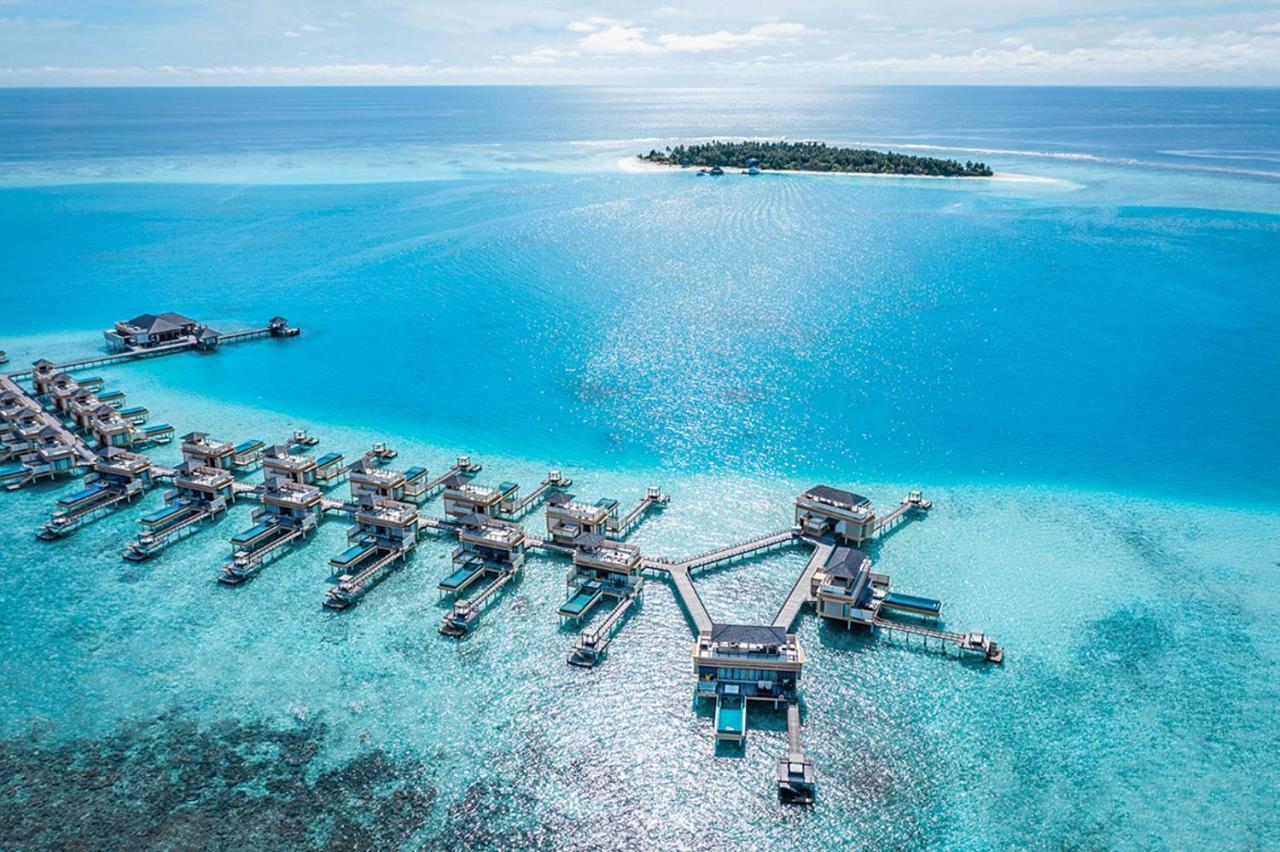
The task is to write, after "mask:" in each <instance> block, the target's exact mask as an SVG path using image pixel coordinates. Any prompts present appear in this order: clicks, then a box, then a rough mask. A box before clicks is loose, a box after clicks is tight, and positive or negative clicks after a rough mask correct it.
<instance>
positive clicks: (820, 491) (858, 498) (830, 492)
mask: <svg viewBox="0 0 1280 852" xmlns="http://www.w3.org/2000/svg"><path fill="white" fill-rule="evenodd" d="M804 494H805V496H806V497H813V498H815V499H817V500H823V501H825V502H827V503H832V504H834V505H836V506H839V507H840V508H842V509H853V508H856V507H858V506H865V505H866V504H868V503H870V502H871V501H870V500H868V499H867V498H866V497H863V496H862V495H861V494H854V493H853V492H852V491H843V490H841V489H839V488H832V487H831V486H830V485H815V486H813V487H812V488H810V489H809V490H808V491H806V492H804Z"/></svg>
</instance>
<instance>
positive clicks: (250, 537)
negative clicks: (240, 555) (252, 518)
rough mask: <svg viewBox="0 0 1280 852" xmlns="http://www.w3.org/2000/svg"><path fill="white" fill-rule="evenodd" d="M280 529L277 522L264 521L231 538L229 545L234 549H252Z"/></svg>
mask: <svg viewBox="0 0 1280 852" xmlns="http://www.w3.org/2000/svg"><path fill="white" fill-rule="evenodd" d="M280 529H281V524H280V523H279V522H272V521H266V522H263V523H258V524H255V525H253V526H252V527H250V528H249V529H247V530H245V531H244V532H242V533H238V534H236V535H234V536H232V537H231V545H232V547H234V548H236V549H240V548H243V547H252V546H253V545H255V544H259V543H261V542H263V541H265V540H266V539H268V538H270V537H271V536H273V535H276V534H277V533H278V532H279V531H280Z"/></svg>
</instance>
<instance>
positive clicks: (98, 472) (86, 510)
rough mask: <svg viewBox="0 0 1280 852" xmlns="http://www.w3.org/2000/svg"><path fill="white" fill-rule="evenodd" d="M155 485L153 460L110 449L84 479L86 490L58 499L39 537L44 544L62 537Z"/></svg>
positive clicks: (137, 454) (116, 448) (125, 451)
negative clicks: (56, 505) (55, 507)
mask: <svg viewBox="0 0 1280 852" xmlns="http://www.w3.org/2000/svg"><path fill="white" fill-rule="evenodd" d="M154 482H155V470H154V467H153V465H152V463H151V459H149V458H147V457H146V456H144V455H141V454H139V453H131V452H129V451H127V450H122V449H120V448H118V447H108V448H107V449H105V450H103V451H102V453H101V454H100V455H99V458H98V461H97V462H96V463H95V464H94V466H93V472H92V473H90V474H89V475H88V476H86V477H85V487H84V488H83V489H82V490H80V491H77V492H76V493H75V494H71V495H69V496H67V497H62V498H59V500H58V508H57V509H56V510H55V511H54V513H53V517H52V518H51V519H49V521H47V522H46V523H45V525H44V526H43V527H42V528H41V529H40V531H39V532H38V533H36V536H37V537H38V538H40V539H41V540H43V541H53V540H54V539H58V538H62V537H63V536H65V535H68V534H69V533H71V532H72V531H74V530H76V529H77V528H79V527H80V526H81V525H82V524H84V523H85V522H86V521H88V520H89V519H90V518H92V517H95V516H97V515H100V514H101V513H103V512H105V511H106V510H108V509H110V508H113V507H118V506H121V505H124V504H127V503H130V502H132V501H133V499H134V498H135V497H140V496H142V494H143V493H144V492H145V491H146V490H147V489H148V488H150V487H151V486H152V484H153V483H154Z"/></svg>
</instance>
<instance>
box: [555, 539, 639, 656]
mask: <svg viewBox="0 0 1280 852" xmlns="http://www.w3.org/2000/svg"><path fill="white" fill-rule="evenodd" d="M643 565H644V560H643V558H642V557H641V555H640V548H639V547H637V546H635V545H634V544H626V543H624V542H621V541H612V540H610V539H607V538H605V537H604V536H601V535H588V534H583V535H580V536H579V537H578V539H577V540H576V542H575V548H574V551H573V567H572V568H571V569H570V570H569V574H568V577H567V578H566V584H567V585H568V586H569V597H568V599H567V600H565V602H564V603H563V604H561V605H560V611H559V614H560V617H561V618H562V619H572V620H573V621H581V620H583V619H585V618H586V617H587V616H588V614H589V613H590V612H591V610H592V608H594V607H595V606H596V604H597V603H599V602H600V601H603V600H605V599H608V600H611V601H612V602H613V606H612V608H611V609H610V610H609V612H608V614H607V615H605V617H604V618H603V619H601V620H600V621H599V622H598V623H596V624H594V625H593V626H591V627H590V628H589V629H586V630H583V631H582V632H581V633H579V634H578V637H577V639H576V640H575V641H574V645H573V653H571V654H570V655H569V664H570V665H573V666H578V667H580V668H591V667H592V666H594V665H596V664H597V663H599V662H600V660H601V658H603V656H604V654H605V651H606V650H607V649H608V647H609V644H610V643H611V642H612V641H613V636H614V634H615V632H616V631H617V629H618V628H619V626H620V625H621V624H622V619H623V616H625V615H626V613H627V611H628V610H630V609H631V607H633V606H635V605H636V604H638V603H639V602H640V599H641V595H642V594H643V592H644V577H643V576H642V575H641V569H642V568H643Z"/></svg>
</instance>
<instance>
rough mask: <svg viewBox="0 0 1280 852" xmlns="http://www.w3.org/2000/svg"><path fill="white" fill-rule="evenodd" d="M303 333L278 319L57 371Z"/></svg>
mask: <svg viewBox="0 0 1280 852" xmlns="http://www.w3.org/2000/svg"><path fill="white" fill-rule="evenodd" d="M299 333H300V330H299V329H298V328H296V327H294V326H290V325H288V324H286V323H284V321H283V320H282V319H280V318H279V317H277V318H276V320H273V321H272V322H271V323H269V324H267V325H265V326H262V327H260V328H251V329H246V330H244V331H233V332H229V333H227V334H216V333H215V334H213V335H212V336H211V337H206V338H196V337H189V338H185V339H183V340H181V341H179V342H177V343H166V344H162V345H159V346H148V347H137V348H132V349H127V350H125V351H123V352H111V353H108V354H99V355H89V356H87V357H84V358H76V359H74V360H71V361H66V362H63V363H61V364H58V365H57V368H58V369H59V370H61V371H62V372H65V373H70V372H72V371H74V370H86V369H89V368H92V367H101V366H105V365H109V364H123V363H128V362H131V361H140V360H143V359H145V358H157V357H161V356H164V355H175V354H177V353H179V352H193V351H199V350H206V351H207V350H209V349H211V348H215V347H218V346H221V345H223V344H227V343H242V342H244V341H248V340H259V339H262V338H266V337H275V338H283V337H297V336H298V334H299ZM30 376H31V370H30V369H26V370H19V371H17V372H13V373H9V377H10V378H12V379H26V378H30Z"/></svg>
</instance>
